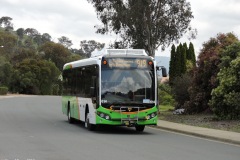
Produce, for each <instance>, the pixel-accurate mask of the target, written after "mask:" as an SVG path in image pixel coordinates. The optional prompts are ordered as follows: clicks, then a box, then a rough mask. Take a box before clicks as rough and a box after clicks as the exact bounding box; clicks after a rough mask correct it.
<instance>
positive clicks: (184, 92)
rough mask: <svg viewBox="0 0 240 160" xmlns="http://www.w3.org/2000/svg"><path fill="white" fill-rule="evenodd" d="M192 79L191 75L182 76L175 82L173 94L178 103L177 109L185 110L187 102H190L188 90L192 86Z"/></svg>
mask: <svg viewBox="0 0 240 160" xmlns="http://www.w3.org/2000/svg"><path fill="white" fill-rule="evenodd" d="M191 81H192V79H191V77H190V75H189V74H187V73H186V74H182V75H181V76H179V77H176V78H175V79H174V80H173V85H172V92H173V97H174V99H175V101H176V106H175V109H179V108H184V104H185V102H187V101H189V97H190V95H189V92H188V88H189V86H190V84H191Z"/></svg>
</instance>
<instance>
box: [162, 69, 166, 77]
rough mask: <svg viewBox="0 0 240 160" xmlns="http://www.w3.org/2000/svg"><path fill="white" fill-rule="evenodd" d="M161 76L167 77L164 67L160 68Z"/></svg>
mask: <svg viewBox="0 0 240 160" xmlns="http://www.w3.org/2000/svg"><path fill="white" fill-rule="evenodd" d="M162 76H163V77H167V70H166V68H165V67H162Z"/></svg>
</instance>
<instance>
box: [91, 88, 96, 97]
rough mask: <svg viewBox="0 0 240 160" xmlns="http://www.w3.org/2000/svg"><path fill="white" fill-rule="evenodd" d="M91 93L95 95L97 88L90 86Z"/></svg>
mask: <svg viewBox="0 0 240 160" xmlns="http://www.w3.org/2000/svg"><path fill="white" fill-rule="evenodd" d="M90 95H91V97H95V88H94V87H90Z"/></svg>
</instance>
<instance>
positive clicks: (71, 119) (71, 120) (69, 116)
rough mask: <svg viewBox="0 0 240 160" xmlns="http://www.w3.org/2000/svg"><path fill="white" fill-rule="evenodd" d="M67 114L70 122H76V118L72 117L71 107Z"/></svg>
mask: <svg viewBox="0 0 240 160" xmlns="http://www.w3.org/2000/svg"><path fill="white" fill-rule="evenodd" d="M67 116H68V122H69V123H70V124H72V123H73V122H74V119H73V118H72V117H71V111H70V108H69V109H68V114H67Z"/></svg>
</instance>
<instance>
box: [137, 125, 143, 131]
mask: <svg viewBox="0 0 240 160" xmlns="http://www.w3.org/2000/svg"><path fill="white" fill-rule="evenodd" d="M135 128H136V131H138V132H143V130H144V128H145V125H139V126H138V125H137V126H135Z"/></svg>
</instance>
